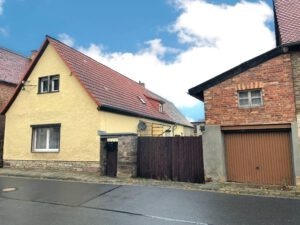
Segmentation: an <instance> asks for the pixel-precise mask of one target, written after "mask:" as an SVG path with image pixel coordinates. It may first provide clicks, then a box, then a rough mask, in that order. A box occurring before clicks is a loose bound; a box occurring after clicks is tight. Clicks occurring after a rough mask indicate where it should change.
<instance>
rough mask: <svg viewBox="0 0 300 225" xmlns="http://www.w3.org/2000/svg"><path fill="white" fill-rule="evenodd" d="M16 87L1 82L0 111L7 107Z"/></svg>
mask: <svg viewBox="0 0 300 225" xmlns="http://www.w3.org/2000/svg"><path fill="white" fill-rule="evenodd" d="M15 88H16V85H10V84H6V83H3V82H0V110H1V109H2V108H3V107H4V106H5V105H6V103H7V102H8V100H9V99H10V97H11V96H12V95H13V93H14V91H15Z"/></svg>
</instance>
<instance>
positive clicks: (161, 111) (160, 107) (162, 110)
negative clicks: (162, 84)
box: [158, 103, 164, 113]
mask: <svg viewBox="0 0 300 225" xmlns="http://www.w3.org/2000/svg"><path fill="white" fill-rule="evenodd" d="M158 111H159V112H160V113H163V112H164V106H163V104H161V103H158Z"/></svg>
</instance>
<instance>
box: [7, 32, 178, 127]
mask: <svg viewBox="0 0 300 225" xmlns="http://www.w3.org/2000/svg"><path fill="white" fill-rule="evenodd" d="M49 44H50V45H51V46H52V47H53V48H54V49H55V50H56V52H57V53H58V55H59V56H60V57H61V58H62V60H63V61H64V62H65V64H66V65H67V66H68V68H69V69H70V70H71V72H72V74H73V75H74V76H75V77H76V78H77V79H78V81H79V82H80V83H81V85H82V86H83V88H84V89H85V90H86V91H87V93H88V94H89V95H90V96H91V97H92V99H93V100H94V101H95V103H96V104H97V105H98V109H100V110H106V111H111V112H117V113H122V114H127V115H132V116H140V117H143V118H149V119H155V120H159V121H164V122H169V123H178V122H177V121H176V120H174V118H172V117H171V116H170V115H168V113H166V112H163V113H161V112H159V111H158V109H156V108H154V107H153V105H152V104H151V103H150V101H149V99H148V98H147V97H151V96H152V97H153V93H152V92H151V91H149V90H148V89H146V88H145V87H144V86H143V85H141V84H139V83H137V82H135V81H133V80H131V79H129V78H128V77H126V76H124V75H122V74H120V73H118V72H117V71H115V70H112V69H111V68H109V67H107V66H105V65H103V64H101V63H99V62H97V61H95V60H94V59H92V58H90V57H88V56H86V55H84V54H83V53H81V52H79V51H77V50H75V49H73V48H71V47H69V46H67V45H65V44H64V43H62V42H60V41H58V40H56V39H54V38H52V37H49V36H47V37H46V40H45V42H44V44H43V45H42V47H41V49H40V50H39V53H38V55H37V56H36V57H35V59H34V61H33V62H32V64H31V66H30V68H29V69H28V71H27V72H26V74H25V75H24V78H23V79H22V80H27V78H28V77H29V75H30V73H31V71H32V70H33V68H34V66H35V65H36V63H37V62H38V60H39V58H40V57H41V56H42V54H43V52H44V51H45V49H46V47H47V46H48V45H49ZM21 86H22V85H21V84H19V85H18V87H17V90H16V92H15V94H14V96H13V97H12V99H11V100H10V102H9V103H8V104H7V106H6V107H5V108H4V109H3V111H2V114H3V113H6V111H7V110H8V108H9V107H10V105H11V104H12V103H13V101H14V99H15V98H16V97H17V95H18V93H19V91H20V90H21ZM154 98H155V96H154ZM160 99H161V98H160ZM158 100H159V99H158ZM174 107H175V106H174Z"/></svg>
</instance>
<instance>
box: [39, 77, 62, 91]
mask: <svg viewBox="0 0 300 225" xmlns="http://www.w3.org/2000/svg"><path fill="white" fill-rule="evenodd" d="M46 80H47V82H48V88H47V90H44V81H46ZM56 80H58V89H57V90H56V89H54V81H56ZM38 88H39V90H38V93H40V94H44V93H53V92H59V89H60V81H59V75H58V74H56V75H50V76H44V77H39V85H38Z"/></svg>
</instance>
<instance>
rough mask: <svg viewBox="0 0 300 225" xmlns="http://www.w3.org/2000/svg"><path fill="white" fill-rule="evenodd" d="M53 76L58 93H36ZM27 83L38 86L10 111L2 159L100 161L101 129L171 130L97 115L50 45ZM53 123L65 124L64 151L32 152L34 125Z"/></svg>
mask: <svg viewBox="0 0 300 225" xmlns="http://www.w3.org/2000/svg"><path fill="white" fill-rule="evenodd" d="M54 74H59V75H60V90H59V92H56V93H45V94H38V87H37V84H38V78H39V77H42V76H47V75H54ZM27 83H28V84H30V85H34V86H26V87H25V90H22V91H21V92H20V93H19V95H18V97H17V98H16V100H15V102H14V104H13V105H12V106H11V107H10V109H9V110H8V112H7V113H6V124H7V125H6V130H5V140H4V161H5V160H8V161H9V160H55V161H99V159H100V137H99V136H98V131H100V130H101V131H105V132H107V133H119V132H130V133H137V132H138V131H137V125H138V123H139V121H140V120H143V121H146V122H147V123H159V124H162V126H163V130H165V129H167V128H168V127H169V125H168V124H163V123H160V122H157V121H154V120H145V119H142V118H136V117H129V116H124V115H120V114H114V113H109V112H104V111H98V110H97V105H96V103H95V102H94V101H93V100H92V98H91V97H90V96H89V95H88V94H87V92H86V91H85V90H84V88H83V87H82V86H81V85H80V83H79V81H78V80H77V79H76V77H74V75H72V74H71V72H70V70H69V69H68V68H67V66H66V65H65V64H64V63H63V61H62V60H61V59H60V57H59V56H58V55H57V53H56V51H55V50H54V48H52V47H51V45H48V47H47V48H46V50H45V52H44V54H43V55H42V57H41V58H40V60H39V62H38V63H37V65H36V67H35V68H34V70H33V71H32V73H31V75H30V76H29V79H28V82H27ZM55 123H60V124H61V138H60V152H58V153H32V152H31V137H32V128H31V125H42V124H55ZM181 127H182V126H178V127H177V129H175V130H174V133H175V134H177V133H178V134H179V133H180V134H181V133H184V128H183V127H182V128H181Z"/></svg>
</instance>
